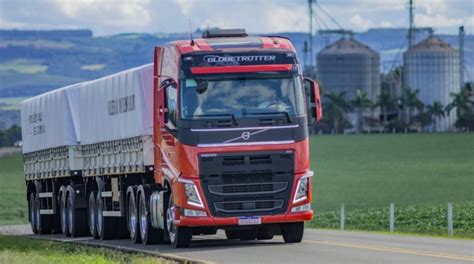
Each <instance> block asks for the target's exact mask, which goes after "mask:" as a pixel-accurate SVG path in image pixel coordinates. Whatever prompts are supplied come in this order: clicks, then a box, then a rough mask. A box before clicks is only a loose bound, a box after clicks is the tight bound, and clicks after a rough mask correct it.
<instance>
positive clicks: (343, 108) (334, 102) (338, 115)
mask: <svg viewBox="0 0 474 264" xmlns="http://www.w3.org/2000/svg"><path fill="white" fill-rule="evenodd" d="M345 97H346V92H344V91H342V92H339V91H332V92H330V93H328V94H325V95H324V98H326V99H327V103H326V104H325V109H324V112H325V115H326V116H327V118H328V120H330V122H331V123H332V128H333V129H334V131H335V132H336V133H339V132H340V131H339V130H340V129H341V127H340V125H344V124H345V121H346V113H347V112H348V111H349V110H350V109H351V107H350V104H349V103H348V102H347V101H346V98H345Z"/></svg>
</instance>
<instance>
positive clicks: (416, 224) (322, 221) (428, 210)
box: [307, 202, 474, 239]
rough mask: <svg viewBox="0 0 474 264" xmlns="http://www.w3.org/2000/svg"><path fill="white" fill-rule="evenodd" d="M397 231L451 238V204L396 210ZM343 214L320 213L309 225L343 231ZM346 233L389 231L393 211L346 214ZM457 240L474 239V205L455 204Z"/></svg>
mask: <svg viewBox="0 0 474 264" xmlns="http://www.w3.org/2000/svg"><path fill="white" fill-rule="evenodd" d="M394 216H395V231H396V232H402V233H409V234H411V233H416V234H425V235H435V236H447V235H448V230H447V226H448V220H447V204H422V205H410V206H404V207H396V208H395V212H394ZM339 219H340V214H339V211H333V212H324V213H318V214H316V216H315V218H314V219H313V220H312V221H310V222H309V223H308V224H307V226H308V227H314V228H332V229H337V228H339V227H340V226H339ZM345 220H346V221H345V229H346V230H369V231H388V230H389V208H370V209H356V210H352V211H349V212H347V213H346V214H345ZM453 229H454V232H453V233H454V234H453V235H454V237H457V238H471V239H472V238H474V202H458V203H454V205H453Z"/></svg>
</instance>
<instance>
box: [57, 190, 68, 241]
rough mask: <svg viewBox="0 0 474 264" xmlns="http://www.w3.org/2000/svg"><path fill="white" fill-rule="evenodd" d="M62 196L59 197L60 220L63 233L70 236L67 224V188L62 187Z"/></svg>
mask: <svg viewBox="0 0 474 264" xmlns="http://www.w3.org/2000/svg"><path fill="white" fill-rule="evenodd" d="M60 190H61V191H60V193H61V195H60V196H59V220H60V221H61V231H62V233H63V235H65V236H68V235H69V228H68V222H67V208H66V197H67V196H66V194H67V192H66V187H64V186H61V188H60Z"/></svg>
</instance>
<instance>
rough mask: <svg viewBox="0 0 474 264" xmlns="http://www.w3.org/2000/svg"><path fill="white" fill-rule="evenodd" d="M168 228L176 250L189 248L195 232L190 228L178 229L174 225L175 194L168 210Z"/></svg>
mask: <svg viewBox="0 0 474 264" xmlns="http://www.w3.org/2000/svg"><path fill="white" fill-rule="evenodd" d="M166 228H167V230H168V234H169V237H170V242H171V245H173V246H174V247H175V248H185V247H189V244H191V240H192V238H193V230H192V229H191V228H189V227H184V226H181V227H177V226H176V225H175V224H174V204H173V194H171V195H170V198H169V201H168V208H167V209H166Z"/></svg>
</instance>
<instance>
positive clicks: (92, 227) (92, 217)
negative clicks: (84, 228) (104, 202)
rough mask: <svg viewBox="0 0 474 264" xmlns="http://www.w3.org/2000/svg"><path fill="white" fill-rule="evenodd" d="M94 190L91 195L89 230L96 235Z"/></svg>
mask: <svg viewBox="0 0 474 264" xmlns="http://www.w3.org/2000/svg"><path fill="white" fill-rule="evenodd" d="M94 196H95V195H94V193H93V192H92V193H91V194H90V196H89V230H90V233H91V235H92V236H95V202H94V201H95V197H94Z"/></svg>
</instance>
